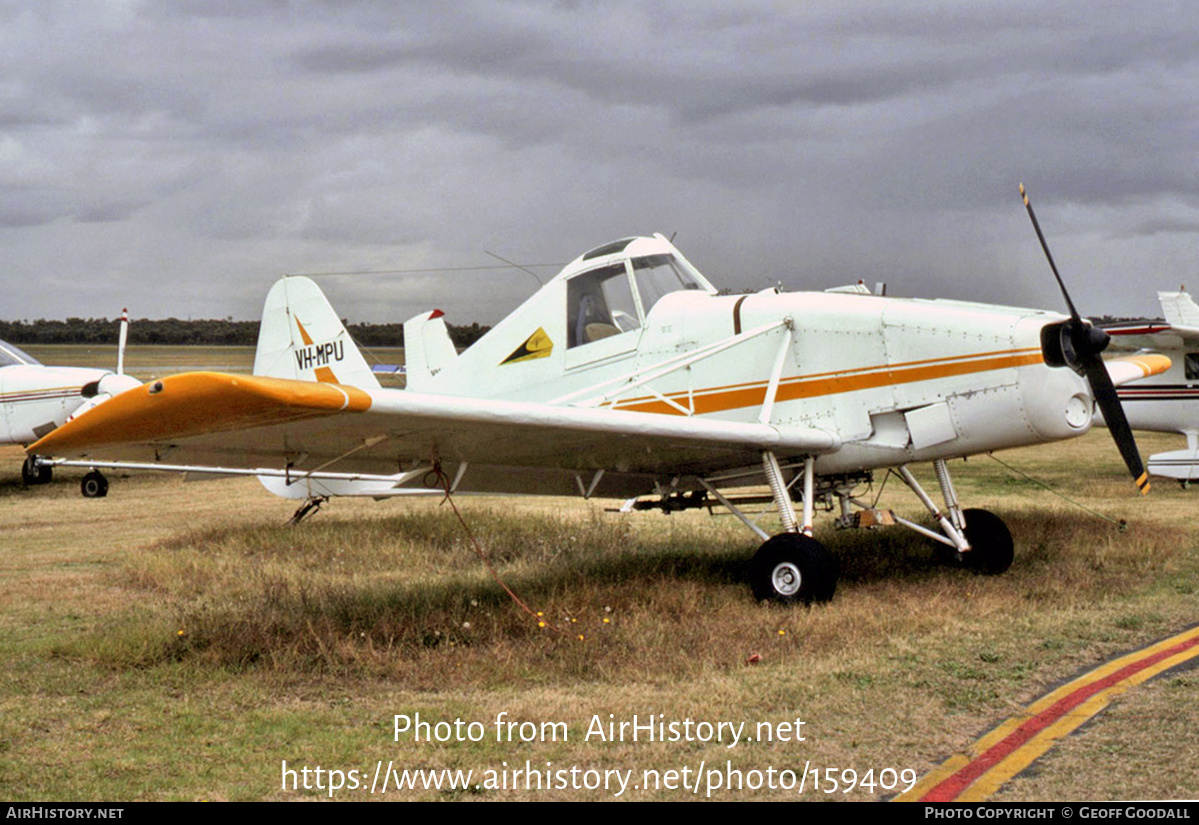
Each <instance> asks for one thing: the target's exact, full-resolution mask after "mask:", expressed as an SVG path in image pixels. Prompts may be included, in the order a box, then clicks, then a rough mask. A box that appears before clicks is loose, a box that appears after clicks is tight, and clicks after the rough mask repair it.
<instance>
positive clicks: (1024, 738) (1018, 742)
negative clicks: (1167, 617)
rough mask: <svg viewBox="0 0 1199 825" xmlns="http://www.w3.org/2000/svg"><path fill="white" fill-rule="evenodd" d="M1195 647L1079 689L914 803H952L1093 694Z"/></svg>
mask: <svg viewBox="0 0 1199 825" xmlns="http://www.w3.org/2000/svg"><path fill="white" fill-rule="evenodd" d="M1196 645H1199V636H1197V637H1195V638H1193V639H1188V640H1187V641H1185V642H1181V643H1179V644H1177V645H1175V646H1174V647H1171V648H1167V649H1166V650H1161V651H1158V652H1157V653H1155V654H1153V655H1152V656H1147V657H1146V658H1144V659H1142V660H1141V661H1139V662H1134V663H1133V664H1131V665H1127V666H1126V667H1123V668H1121V669H1120V670H1117V671H1116V672H1115V673H1112V674H1110V675H1109V676H1107V677H1105V678H1103V679H1099V680H1097V681H1095V682H1091V683H1090V684H1087V685H1083V686H1082V687H1080V688H1078V690H1076V691H1074V692H1073V693H1070V694H1068V695H1067V696H1064V697H1062V698H1061V699H1059V700H1058V701H1057V702H1055V703H1053V704H1052V705H1050V706H1049V707H1048V708H1046V709H1045V710H1043V711H1041V712H1040V713H1038V714H1037V715H1036V716H1034V717H1033V718H1031V719H1029V720H1028V721H1027V722H1025V723H1024V724H1022V725H1020V727H1018V728H1016V730H1014V731H1012V733H1010V734H1008V736H1006V737H1005V738H1004V739H1003V740H1002V741H1000V742H999V743H997V744H995V745H993V746H992V747H991V748H989V749H988V750H986V751H985V752H983V753H981V754H979V755H978V757H976V758H975V759H974V761H972V762H970V763H969V764H968V765H965V766H964V767H963V768H962V769H961V770H959V771H958V772H957V773H955V774H953V775H952V776H950V777H949V778H948V779H945V780H944V781H943V782H941V783H940V784H939V785H937V786H936V787H934V788H932V789H931V790H930V791H929V792H928V793H926V794H925V795H924V796H922V797H920V799H918V800H916V801H918V802H952V801H953V800H954V799H956V798H957V797H958V795H959V794H960V793H962V792H963V791H965V790H966V789H967V788H968V787H970V786H971V785H972V784H973V783H974V781H975V780H976V779H978V778H979V777H980V776H982V775H983V774H984V773H986V772H987V771H989V770H990V769H991V768H993V767H995V765H997V764H999V763H1000V762H1001V761H1003V760H1004V759H1005V758H1007V757H1008V756H1009V755H1010V754H1011V753H1013V752H1014V751H1016V750H1017V749H1018V748H1021V747H1023V746H1024V745H1025V744H1026V743H1027V742H1028V741H1029V740H1030V739H1032V738H1033V737H1034V736H1036V735H1037V734H1038V733H1040V732H1041V731H1042V730H1044V729H1045V728H1047V727H1049V726H1050V725H1052V724H1053V723H1054V722H1056V721H1057V720H1058V719H1061V718H1062V717H1063V716H1065V715H1066V714H1067V713H1069V712H1070V711H1072V710H1073V709H1074V708H1076V707H1078V706H1079V705H1081V704H1082V703H1083V702H1085V701H1086V700H1087V699H1090V698H1091V697H1092V696H1094V695H1095V694H1097V693H1100V692H1102V691H1104V690H1106V689H1107V688H1109V687H1111V686H1112V685H1115V684H1118V683H1119V682H1122V681H1124V680H1125V679H1128V678H1129V677H1131V676H1133V675H1134V674H1136V673H1138V672H1140V671H1142V670H1144V669H1145V668H1147V667H1150V666H1151V665H1154V664H1156V663H1158V662H1160V661H1162V660H1163V659H1168V658H1170V657H1171V656H1175V655H1177V654H1179V653H1182V652H1183V651H1184V650H1188V649H1190V648H1192V647H1195V646H1196Z"/></svg>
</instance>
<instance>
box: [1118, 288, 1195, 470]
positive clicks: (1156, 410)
mask: <svg viewBox="0 0 1199 825" xmlns="http://www.w3.org/2000/svg"><path fill="white" fill-rule="evenodd" d="M1157 299H1158V301H1159V302H1160V303H1161V307H1162V315H1163V317H1164V318H1165V319H1166V322H1165V323H1164V324H1162V323H1157V322H1152V321H1147V322H1133V323H1119V324H1110V325H1107V326H1105V327H1104V328H1103V329H1104V332H1106V333H1107V334H1108V335H1110V336H1111V337H1112V346H1113V349H1117V348H1118V349H1121V350H1153V351H1155V352H1160V353H1162V354H1164V355H1166V356H1168V357H1169V358H1170V361H1171V366H1170V369H1169V370H1167V371H1166V372H1164V373H1161V374H1160V375H1156V376H1153V377H1150V378H1146V379H1144V380H1138V381H1136V382H1135V383H1132V384H1129V385H1128V386H1127V387H1121V388H1120V389H1119V396H1120V401H1121V403H1122V404H1123V405H1124V411H1125V414H1126V416H1127V418H1128V423H1129V425H1130V426H1131V427H1132V428H1133V429H1134V430H1150V431H1153V432H1162V433H1182V434H1183V435H1185V436H1186V439H1187V446H1186V449H1184V450H1171V451H1170V452H1165V453H1156V454H1154V455H1151V456H1149V472H1150V474H1151V475H1157V476H1164V477H1166V478H1173V479H1177V480H1178V481H1179V482H1181V483H1182V484H1183V485H1184V486H1185V485H1187V484H1189V483H1190V482H1192V481H1195V480H1199V306H1196V305H1195V302H1194V301H1193V300H1192V299H1191V296H1190V295H1188V294H1187V293H1186V291H1185V290H1180V291H1178V292H1159V293H1157ZM1095 423H1096V424H1102V423H1103V419H1102V418H1101V417H1100V416H1098V415H1096V420H1095Z"/></svg>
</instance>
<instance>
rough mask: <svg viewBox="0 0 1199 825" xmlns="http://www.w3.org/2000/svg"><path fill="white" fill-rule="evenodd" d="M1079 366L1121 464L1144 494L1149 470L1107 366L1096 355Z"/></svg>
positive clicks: (1147, 483)
mask: <svg viewBox="0 0 1199 825" xmlns="http://www.w3.org/2000/svg"><path fill="white" fill-rule="evenodd" d="M1082 367H1083V371H1084V372H1085V374H1086V376H1087V383H1089V384H1090V385H1091V392H1092V393H1093V394H1094V395H1095V403H1096V404H1098V405H1099V410H1100V411H1101V412H1102V413H1103V421H1104V423H1106V424H1107V429H1108V432H1110V433H1111V434H1112V440H1113V441H1115V442H1116V447H1117V448H1119V450H1120V455H1121V457H1123V459H1124V465H1125V466H1126V467H1128V472H1129V473H1131V474H1132V477H1133V479H1134V481H1135V482H1136V485H1137V489H1138V490H1140V491H1141V495H1146V494H1147V493H1148V492H1149V474H1148V473H1147V472H1145V465H1144V463H1142V461H1141V453H1140V451H1139V450H1137V442H1136V439H1135V438H1133V435H1132V427H1130V426H1128V418H1127V417H1126V416H1125V415H1124V407H1123V406H1122V405H1121V404H1120V397H1119V396H1118V395H1117V394H1116V387H1115V385H1114V384H1112V379H1111V376H1110V375H1108V374H1107V367H1105V366H1104V365H1103V359H1102V358H1100V357H1099V356H1098V355H1095V356H1092V357H1090V358H1087V359H1086V360H1085V361H1084V362H1083V364H1082Z"/></svg>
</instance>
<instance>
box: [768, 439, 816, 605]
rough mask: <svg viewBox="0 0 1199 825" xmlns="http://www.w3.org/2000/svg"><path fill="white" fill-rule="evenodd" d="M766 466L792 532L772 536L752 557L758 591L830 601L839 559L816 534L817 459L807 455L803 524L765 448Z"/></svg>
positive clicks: (782, 599) (804, 600)
mask: <svg viewBox="0 0 1199 825" xmlns="http://www.w3.org/2000/svg"><path fill="white" fill-rule="evenodd" d="M762 468H763V470H764V471H765V473H766V481H767V483H768V484H769V485H770V491H771V493H772V494H773V496H774V503H775V506H776V507H777V508H778V511H779V518H780V519H781V520H782V522H783V527H784V528H785V529H786V530H787V532H785V533H780V534H778V535H777V536H774V537H773V538H771V539H768V540H767V541H766V542H765V543H764V544H763V545H762V546H761V547H760V548H758V552H757V553H756V554H754V558H753V561H752V562H751V563H750V582H751V585H752V586H753V591H754V596H755V597H756V598H757V599H759V600H766V599H769V600H771V601H777V602H802V603H804V604H811V603H812V602H827V601H829V600H830V599H831V598H832V597H833V593H834V592H836V589H837V560H836V559H835V558H834V557H833V555H832V554H831V553H829V551H828V549H827V548H826V547H825V546H824V545H823V544H821V543H820V542H818V541H816V539H814V538H812V512H813V509H814V508H813V488H814V480H815V476H816V473H815V461H814V460H813V459H812V458H811V457H808V458H807V460H805V461H804V479H803V482H804V487H803V489H804V502H803V522H802V525H801V524H800V523H799V522H798V521H797V519H796V518H795V509H794V507H793V506H792V504H791V495H790V493H789V492H788V491H787V484H786V482H785V481H784V479H783V473H782V470H781V469H780V468H779V463H778V459H777V458H776V457H775V455H774V453H771V452H769V451H767V452H764V453H763V454H762Z"/></svg>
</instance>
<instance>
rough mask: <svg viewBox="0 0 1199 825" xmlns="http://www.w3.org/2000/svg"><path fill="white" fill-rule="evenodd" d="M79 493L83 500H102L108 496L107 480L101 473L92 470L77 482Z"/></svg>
mask: <svg viewBox="0 0 1199 825" xmlns="http://www.w3.org/2000/svg"><path fill="white" fill-rule="evenodd" d="M79 492H81V493H83V497H84V498H104V497H105V496H106V495H108V479H106V478H105V477H104V474H103V473H101V472H99V471H97V470H92V471H91V472H90V473H88V474H87V475H85V476H84V477H83V481H81V482H79Z"/></svg>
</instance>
